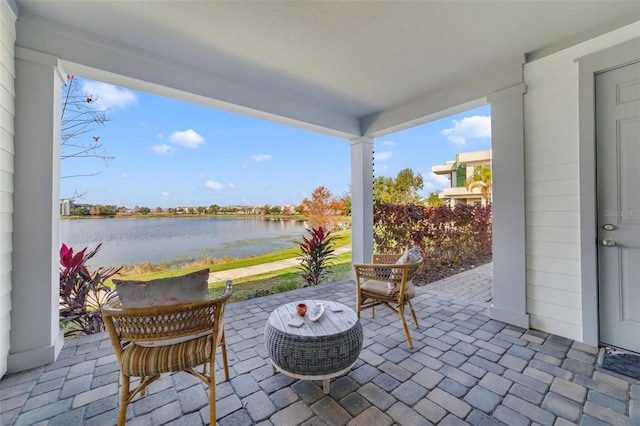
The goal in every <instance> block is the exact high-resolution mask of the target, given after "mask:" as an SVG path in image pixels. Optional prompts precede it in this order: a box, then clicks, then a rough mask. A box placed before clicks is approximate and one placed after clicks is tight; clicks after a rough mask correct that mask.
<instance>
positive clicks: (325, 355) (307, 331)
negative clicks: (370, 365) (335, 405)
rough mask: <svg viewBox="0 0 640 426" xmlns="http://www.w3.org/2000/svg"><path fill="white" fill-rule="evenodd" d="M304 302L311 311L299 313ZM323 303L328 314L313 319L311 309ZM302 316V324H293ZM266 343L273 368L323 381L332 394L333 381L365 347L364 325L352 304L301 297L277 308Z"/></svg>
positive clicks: (268, 328)
mask: <svg viewBox="0 0 640 426" xmlns="http://www.w3.org/2000/svg"><path fill="white" fill-rule="evenodd" d="M301 302H304V303H306V304H307V307H308V312H307V315H305V316H304V317H300V316H298V314H297V313H296V305H297V304H298V303H301ZM319 304H323V305H324V314H323V315H322V316H321V317H320V318H319V319H318V320H317V321H311V319H310V315H309V312H312V311H313V309H314V307H316V306H317V305H319ZM297 319H302V325H301V326H299V327H296V326H295V325H291V324H294V323H295V320H297ZM264 336H265V346H266V348H267V351H268V353H269V357H270V358H271V364H272V366H273V370H274V372H275V371H281V372H282V373H284V374H286V375H288V376H291V377H295V378H297V379H302V380H322V388H323V390H324V393H325V394H326V393H329V380H330V379H331V378H332V377H336V376H340V375H342V374H344V373H346V372H347V371H349V370H350V369H351V367H353V365H354V364H355V362H356V360H357V359H358V356H359V355H360V350H361V349H362V339H363V335H362V325H361V324H360V321H359V320H358V317H357V315H356V313H355V312H354V311H353V310H352V309H351V308H349V307H347V306H345V305H343V304H341V303H337V302H329V301H326V300H301V301H296V302H293V303H287V304H285V305H282V306H280V307H279V308H277V309H276V310H274V311H273V312H272V313H271V315H270V316H269V320H268V321H267V325H266V326H265V329H264Z"/></svg>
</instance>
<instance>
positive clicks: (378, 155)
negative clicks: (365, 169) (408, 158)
mask: <svg viewBox="0 0 640 426" xmlns="http://www.w3.org/2000/svg"><path fill="white" fill-rule="evenodd" d="M392 156H393V153H392V152H391V150H390V149H389V150H386V151H378V152H375V153H374V154H373V159H374V160H375V161H384V160H388V159H389V158H391V157H392Z"/></svg>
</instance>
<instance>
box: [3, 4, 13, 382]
mask: <svg viewBox="0 0 640 426" xmlns="http://www.w3.org/2000/svg"><path fill="white" fill-rule="evenodd" d="M15 20H16V16H15V14H14V13H13V11H12V10H11V8H10V7H9V4H8V3H7V2H6V1H5V0H1V1H0V377H2V376H3V375H4V374H5V373H6V372H7V356H8V353H9V331H10V330H11V322H10V312H11V252H12V243H11V230H12V228H13V226H12V219H11V216H12V212H13V134H14V131H13V118H14V115H15V111H14V98H15V88H14V83H13V82H14V79H15V67H14V43H15V40H16V32H15Z"/></svg>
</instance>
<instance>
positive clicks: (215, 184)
mask: <svg viewBox="0 0 640 426" xmlns="http://www.w3.org/2000/svg"><path fill="white" fill-rule="evenodd" d="M204 186H206V187H207V188H209V189H215V190H217V191H219V190H221V189H224V183H220V182H216V181H215V180H208V181H206V182H205V183H204Z"/></svg>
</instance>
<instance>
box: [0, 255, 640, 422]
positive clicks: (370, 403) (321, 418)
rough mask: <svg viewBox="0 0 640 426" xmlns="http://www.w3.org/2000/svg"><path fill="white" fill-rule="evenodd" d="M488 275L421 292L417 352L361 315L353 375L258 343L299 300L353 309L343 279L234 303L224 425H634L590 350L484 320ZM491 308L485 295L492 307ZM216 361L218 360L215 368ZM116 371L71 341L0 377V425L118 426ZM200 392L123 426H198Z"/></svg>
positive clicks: (191, 383) (107, 352) (228, 327)
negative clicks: (291, 359) (278, 356)
mask: <svg viewBox="0 0 640 426" xmlns="http://www.w3.org/2000/svg"><path fill="white" fill-rule="evenodd" d="M491 286H492V265H491V264H488V265H484V266H481V267H479V268H476V269H474V270H471V271H467V272H464V273H462V274H459V275H456V276H454V277H450V278H447V281H446V282H445V280H442V281H439V282H436V283H433V284H429V285H426V286H422V287H418V288H417V289H416V293H417V294H416V298H415V301H414V304H415V308H416V313H417V316H418V319H419V322H420V327H419V328H416V327H415V325H414V324H413V322H412V321H411V320H410V319H408V321H409V329H410V331H411V336H412V338H413V341H414V348H409V346H408V345H407V343H406V340H405V337H404V333H403V332H402V326H401V323H400V321H399V319H398V318H397V317H396V316H395V315H393V314H392V313H391V311H390V310H389V309H384V308H382V307H380V308H378V309H376V316H375V318H371V314H370V313H369V312H364V313H363V314H362V317H361V319H360V320H361V322H362V326H363V330H364V343H363V348H362V352H361V353H360V358H359V359H358V361H357V362H356V365H355V366H354V367H353V368H352V370H351V371H350V372H348V373H346V374H345V375H344V376H341V377H337V378H335V379H332V380H331V389H330V392H329V394H328V395H325V394H324V393H323V390H322V382H321V381H310V380H297V379H293V378H290V377H288V376H285V375H284V374H281V373H277V374H274V373H273V371H272V369H271V366H270V361H269V359H268V355H267V352H266V350H265V345H264V326H265V323H266V321H267V319H268V317H269V315H270V313H271V312H272V311H273V310H274V309H275V308H276V307H278V306H280V305H282V304H283V303H288V302H292V301H297V300H311V299H316V300H317V299H320V300H332V301H336V302H340V303H343V304H345V305H347V306H350V307H352V308H353V307H355V284H354V282H353V281H350V280H343V281H337V282H332V283H325V284H321V285H318V286H315V287H307V288H303V289H300V290H296V291H293V292H287V293H280V294H275V295H270V296H265V297H259V298H255V299H250V300H243V301H240V302H235V303H231V304H229V305H228V306H227V309H226V310H225V333H226V336H227V346H228V356H229V367H230V370H231V371H230V372H231V378H230V380H229V381H223V378H224V375H223V374H222V371H221V366H219V367H218V370H217V375H216V377H217V381H218V382H217V386H216V397H217V403H216V406H217V415H218V421H217V423H218V424H219V425H220V426H252V425H261V426H322V425H329V426H341V425H349V426H378V425H380V426H392V425H400V426H429V425H441V426H445V425H446V426H450V425H477V426H480V425H484V426H497V425H514V426H519V425H523V426H534V425H536V426H537V425H544V426H566V425H583V426H602V425H611V426H638V425H640V383H639V382H637V381H634V380H632V379H629V378H626V377H625V376H619V375H615V374H612V373H610V372H608V371H606V370H603V369H602V368H601V367H600V354H601V350H600V349H599V348H596V347H592V346H588V345H584V344H582V343H579V342H576V341H573V340H570V339H567V338H564V337H560V336H555V335H552V334H548V333H543V332H540V331H536V330H526V329H522V328H518V327H513V326H510V325H507V324H504V323H501V322H498V321H494V320H491V319H490V318H489V317H488V313H487V308H488V307H489V305H490V303H489V302H487V300H486V299H487V296H488V295H490V294H491ZM489 298H490V296H489ZM219 358H220V357H219ZM118 381H119V368H118V363H117V361H116V359H115V355H114V353H113V349H112V347H111V343H110V342H109V338H108V336H107V335H106V333H100V334H94V335H91V336H84V337H80V338H77V339H70V340H67V341H66V342H65V346H64V349H63V350H62V352H61V354H60V356H59V358H58V360H57V361H56V362H54V363H52V364H50V365H47V366H44V367H40V368H36V369H33V370H30V371H26V372H23V373H19V374H13V375H9V376H6V377H4V378H2V380H0V425H3V426H4V425H7V426H8V425H15V426H23V425H47V426H55V425H65V426H76V425H83V426H104V425H113V424H115V422H116V419H117V407H118V397H117V394H118ZM208 418H209V406H208V392H207V390H206V388H205V387H204V385H203V384H202V383H201V382H200V381H199V380H197V379H195V378H193V377H192V376H190V375H188V374H186V373H181V374H174V375H171V376H167V377H163V378H162V379H160V380H158V381H157V382H155V383H153V384H152V385H151V386H150V388H149V390H148V393H147V395H145V396H144V397H136V398H135V400H134V401H133V402H132V403H131V404H130V405H129V410H128V415H127V420H128V421H127V425H128V426H133V425H150V426H160V425H170V426H191V425H204V424H207V421H208Z"/></svg>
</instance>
